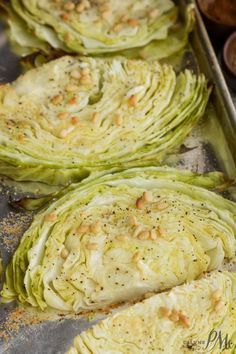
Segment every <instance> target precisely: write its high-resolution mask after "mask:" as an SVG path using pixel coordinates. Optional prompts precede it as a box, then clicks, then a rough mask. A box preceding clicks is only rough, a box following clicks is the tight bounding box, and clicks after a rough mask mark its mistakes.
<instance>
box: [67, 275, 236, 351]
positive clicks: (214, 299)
mask: <svg viewBox="0 0 236 354" xmlns="http://www.w3.org/2000/svg"><path fill="white" fill-rule="evenodd" d="M144 348H145V349H144ZM235 349H236V273H228V272H223V273H218V272H214V273H212V274H211V275H208V276H207V277H206V278H203V279H200V280H197V281H192V282H191V283H188V284H186V285H182V286H179V287H176V288H174V289H172V290H171V291H169V292H166V293H162V294H159V295H155V296H152V297H151V298H149V299H147V300H145V301H143V302H141V303H137V304H135V305H134V306H132V307H130V308H128V309H125V310H123V311H120V312H118V313H116V314H114V315H112V316H110V317H109V318H107V319H105V320H103V321H101V322H100V323H98V324H97V325H95V326H94V327H92V328H90V329H88V330H87V331H85V332H82V333H81V334H80V335H79V336H78V337H76V338H75V340H74V346H73V347H72V348H71V349H70V350H69V351H68V353H67V354H92V353H94V354H105V353H109V354H111V353H114V354H121V353H122V354H129V353H132V354H138V353H140V354H141V353H144V352H145V353H148V354H149V353H155V354H163V353H164V354H176V353H178V354H186V353H211V354H219V353H227V354H233V353H235Z"/></svg>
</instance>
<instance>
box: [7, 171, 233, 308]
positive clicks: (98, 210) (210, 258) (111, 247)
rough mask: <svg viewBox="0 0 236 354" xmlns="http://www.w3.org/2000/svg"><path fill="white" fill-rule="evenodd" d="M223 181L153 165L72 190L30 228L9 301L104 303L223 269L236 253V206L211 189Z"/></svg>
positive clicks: (10, 281) (12, 267)
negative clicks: (209, 189) (223, 265)
mask: <svg viewBox="0 0 236 354" xmlns="http://www.w3.org/2000/svg"><path fill="white" fill-rule="evenodd" d="M221 183H222V176H221V174H217V173H211V174H208V175H203V176H201V175H197V174H194V173H191V172H188V171H178V170H175V169H169V168H164V167H163V168H157V167H147V168H143V169H131V170H127V171H125V172H122V173H117V174H112V175H111V174H110V175H106V176H103V177H100V178H96V179H93V180H92V179H89V180H88V181H84V182H81V183H79V184H78V185H74V186H70V187H69V188H68V189H67V191H66V192H64V193H63V192H61V197H60V198H59V199H57V200H56V201H54V202H52V204H51V205H50V206H49V207H48V208H47V209H45V210H43V211H42V212H40V213H39V214H38V215H36V216H35V218H34V221H33V223H32V224H31V226H30V228H29V229H28V231H26V233H25V234H24V236H23V238H22V240H21V242H20V245H19V247H18V249H17V250H16V252H15V254H14V256H13V258H12V260H11V263H10V264H9V266H8V268H7V271H6V282H5V284H4V287H3V291H2V293H1V294H2V297H3V301H11V300H14V299H17V300H19V301H20V302H22V303H26V304H30V305H32V306H35V307H40V308H41V309H42V310H45V309H47V308H48V307H52V308H55V309H58V310H65V311H75V312H81V311H83V310H94V309H101V308H107V307H109V306H110V305H114V304H117V303H120V302H123V301H130V300H134V299H140V298H142V297H143V296H144V295H145V294H146V293H147V292H152V291H162V290H165V289H169V288H171V287H173V286H176V285H179V284H181V283H183V282H185V281H190V280H192V279H196V278H197V277H199V276H200V275H202V274H203V273H204V272H206V271H211V270H213V269H216V268H219V267H221V266H222V263H223V261H224V259H225V258H227V259H231V258H233V257H234V255H235V250H236V240H235V235H236V223H235V221H236V204H235V203H233V202H231V201H228V200H226V199H224V198H223V197H221V196H219V195H217V194H215V193H213V192H211V191H208V190H207V189H205V188H215V187H216V186H218V185H220V184H221ZM204 187H205V188H204Z"/></svg>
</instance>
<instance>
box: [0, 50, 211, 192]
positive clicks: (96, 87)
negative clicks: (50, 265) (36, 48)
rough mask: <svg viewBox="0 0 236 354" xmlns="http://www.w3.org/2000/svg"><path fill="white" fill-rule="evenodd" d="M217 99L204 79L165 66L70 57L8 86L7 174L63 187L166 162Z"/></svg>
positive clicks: (4, 97)
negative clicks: (107, 172) (105, 173)
mask: <svg viewBox="0 0 236 354" xmlns="http://www.w3.org/2000/svg"><path fill="white" fill-rule="evenodd" d="M209 94H210V89H209V88H208V87H207V82H206V79H205V77H204V76H203V75H199V76H196V75H194V74H192V73H191V72H190V71H189V70H186V71H184V72H182V73H181V74H180V75H178V76H177V75H176V73H175V72H174V70H173V68H172V67H171V66H168V65H161V64H159V63H158V62H157V61H152V62H145V61H142V60H129V59H125V58H122V57H118V58H112V59H99V58H96V59H95V58H76V57H70V56H66V57H62V58H60V59H58V60H55V61H52V62H50V63H48V64H45V65H43V66H42V67H40V68H38V69H34V70H30V71H28V72H27V73H26V74H24V75H23V76H21V77H20V78H19V79H18V80H16V81H15V82H14V83H13V84H12V85H4V86H2V87H1V88H0V114H1V120H0V131H1V133H0V174H2V175H5V176H7V177H10V178H12V179H14V180H17V181H39V182H45V183H47V184H49V185H59V186H60V185H66V184H68V183H70V182H73V181H78V180H81V179H83V178H84V177H86V176H88V175H89V174H90V173H91V172H93V171H104V170H110V169H113V168H116V169H117V168H119V169H122V168H128V167H133V166H144V165H150V164H155V165H156V164H160V163H161V162H162V161H163V158H164V157H165V156H166V154H167V153H168V152H170V151H172V150H173V149H174V148H176V147H178V146H179V145H180V144H181V143H182V141H183V139H184V138H185V137H186V135H187V134H188V133H189V132H190V131H191V129H192V127H193V125H194V124H196V122H197V121H198V120H199V119H200V118H201V117H202V115H203V113H204V111H205V107H206V105H207V102H208V98H209Z"/></svg>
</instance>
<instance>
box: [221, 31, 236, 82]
mask: <svg viewBox="0 0 236 354" xmlns="http://www.w3.org/2000/svg"><path fill="white" fill-rule="evenodd" d="M223 56H224V62H225V65H226V66H227V68H228V70H229V71H230V72H231V74H233V75H234V76H236V31H235V32H233V33H232V34H231V35H230V36H229V38H228V39H227V41H226V43H225V45H224V51H223Z"/></svg>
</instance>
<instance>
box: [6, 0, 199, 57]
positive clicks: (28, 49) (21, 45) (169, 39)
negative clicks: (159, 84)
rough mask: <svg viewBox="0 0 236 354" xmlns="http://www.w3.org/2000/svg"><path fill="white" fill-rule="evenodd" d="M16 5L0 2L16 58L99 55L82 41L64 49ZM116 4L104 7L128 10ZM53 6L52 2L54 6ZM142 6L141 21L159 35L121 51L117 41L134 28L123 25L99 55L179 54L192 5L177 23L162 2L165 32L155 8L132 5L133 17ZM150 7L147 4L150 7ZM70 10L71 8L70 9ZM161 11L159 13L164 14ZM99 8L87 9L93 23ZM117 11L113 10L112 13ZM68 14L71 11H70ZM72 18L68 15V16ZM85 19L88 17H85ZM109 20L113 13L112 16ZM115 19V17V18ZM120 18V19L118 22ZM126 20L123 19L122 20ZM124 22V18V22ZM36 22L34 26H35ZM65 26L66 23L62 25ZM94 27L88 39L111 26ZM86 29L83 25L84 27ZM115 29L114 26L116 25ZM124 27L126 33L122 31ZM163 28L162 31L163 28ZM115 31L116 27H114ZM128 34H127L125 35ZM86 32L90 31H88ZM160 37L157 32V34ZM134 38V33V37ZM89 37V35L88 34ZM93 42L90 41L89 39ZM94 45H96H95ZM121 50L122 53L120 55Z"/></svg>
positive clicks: (65, 44) (129, 37)
mask: <svg viewBox="0 0 236 354" xmlns="http://www.w3.org/2000/svg"><path fill="white" fill-rule="evenodd" d="M154 3H156V4H155V6H158V1H154V2H153V6H154ZM162 3H163V5H164V3H165V2H164V1H162ZM19 4H20V1H19V2H15V1H12V3H10V2H6V1H5V2H4V1H3V2H2V3H1V4H0V6H3V8H4V9H5V10H6V13H5V16H3V18H5V19H6V20H7V22H8V25H9V30H8V33H9V39H10V41H11V44H12V49H13V51H14V52H15V53H17V54H18V55H20V56H22V57H25V56H28V55H31V54H34V53H39V52H41V53H45V54H46V58H47V56H50V57H51V56H52V55H53V52H54V53H55V54H54V55H57V53H58V51H63V52H68V53H77V52H78V53H81V52H82V53H90V52H91V53H92V54H98V55H99V53H100V52H101V48H99V49H98V50H97V49H96V47H95V48H86V41H85V45H83V48H77V47H76V48H75V47H74V46H73V48H70V47H69V46H68V40H65V39H63V38H62V39H61V40H59V38H58V36H57V35H56V33H55V31H54V30H53V29H52V28H49V27H46V26H45V25H43V24H42V23H39V22H37V21H36V19H35V17H34V18H33V17H32V16H30V13H28V16H27V9H26V7H24V6H23V5H22V6H18V5H19ZM58 4H59V2H57V7H58V6H61V5H58ZM117 4H118V3H116V4H115V5H114V4H112V2H111V4H108V2H107V3H106V6H107V7H111V8H112V7H114V6H115V8H117V7H119V9H118V10H119V12H120V11H122V12H124V13H125V8H124V6H131V3H128V2H124V4H122V6H117ZM54 5H55V2H54ZM102 6H104V5H102V4H100V8H101V7H102ZM143 6H145V12H144V13H145V14H146V19H144V16H143V15H142V17H143V21H144V22H147V24H148V23H149V22H150V24H151V22H152V21H154V20H155V22H156V23H158V22H159V23H160V25H161V27H160V31H162V32H163V33H162V35H161V36H160V37H158V36H157V38H156V39H153V40H151V39H152V38H151V36H150V38H148V39H147V43H146V44H145V45H144V46H143V43H142V44H141V45H142V46H140V43H139V41H137V40H135V41H134V42H132V43H130V42H128V46H127V45H126V44H125V47H126V49H124V46H123V45H122V44H121V43H118V42H120V40H121V37H122V38H123V40H125V42H126V41H127V40H128V41H130V40H132V37H133V36H135V31H134V28H132V26H131V27H130V26H129V25H127V24H125V23H123V24H121V25H120V27H122V26H123V30H122V31H120V32H119V31H118V32H111V33H110V34H109V39H110V40H111V37H112V36H114V40H117V41H118V42H117V44H116V47H115V48H113V46H112V45H110V44H109V45H107V47H104V49H103V51H104V53H102V54H105V53H110V54H112V53H113V52H114V51H115V52H114V54H115V55H117V54H120V55H124V56H126V57H129V58H145V59H163V58H167V57H169V56H172V55H174V54H176V53H177V52H179V51H180V50H182V49H183V48H184V47H185V46H186V45H187V42H188V35H189V33H190V32H191V31H192V29H193V25H194V22H195V18H194V6H193V5H192V4H190V5H186V10H185V13H184V16H183V19H182V18H181V19H179V18H177V17H178V16H177V10H176V7H173V4H171V3H170V2H169V1H168V2H166V4H165V6H164V7H165V8H166V9H167V8H169V9H170V10H168V15H167V17H166V18H169V23H168V26H167V27H168V28H167V27H166V24H167V22H166V21H163V15H164V13H163V15H161V12H159V13H158V10H157V8H156V9H155V10H154V11H153V12H152V11H151V10H150V7H146V6H147V2H146V3H145V2H140V3H139V4H137V3H136V4H135V5H133V8H134V9H135V8H136V10H135V11H136V13H137V11H139V10H138V9H137V7H140V11H141V7H143ZM150 6H151V4H150ZM161 6H162V4H161ZM72 7H73V5H72ZM164 7H163V10H164ZM98 9H99V6H96V5H94V4H92V3H91V7H90V10H88V9H87V12H93V15H92V16H93V20H94V19H95V13H94V12H96V11H98ZM116 10H117V9H115V11H116ZM71 12H72V10H71ZM150 14H151V16H153V15H155V14H156V18H155V16H154V18H153V19H151V18H150ZM71 15H72V13H71ZM87 15H88V16H90V15H89V13H88V14H87ZM77 16H79V17H80V19H81V21H84V20H85V18H86V15H85V14H84V15H82V14H80V15H79V14H77ZM113 16H115V15H114V13H113ZM118 17H119V16H118ZM121 17H122V16H121V15H120V18H121ZM126 17H127V16H126ZM127 20H128V18H127ZM35 21H36V22H35ZM58 21H59V22H61V21H62V20H61V19H60V20H58ZM66 22H67V21H66ZM81 25H82V23H81ZM97 26H98V25H95V26H94V27H93V34H92V37H96V35H97V32H96V31H95V29H96V30H99V31H101V32H104V35H105V32H106V29H107V28H109V27H110V26H111V23H108V21H107V20H106V19H104V24H103V26H102V25H101V26H100V28H96V27H97ZM85 27H86V25H85ZM89 27H90V28H91V23H89ZM116 27H117V25H116ZM125 27H126V29H125ZM165 27H166V28H165ZM117 28H119V26H118V27H117ZM127 30H128V32H126V31H127ZM130 30H132V31H131V32H132V33H129V31H130ZM136 30H137V29H136ZM89 32H90V29H89ZM160 33H161V32H160ZM136 34H137V33H136ZM90 35H91V33H90ZM149 35H150V33H149V34H148V36H149ZM93 41H94V39H93ZM95 43H96V42H95V41H94V45H95ZM77 44H78V43H77ZM97 44H98V42H97ZM122 49H123V51H122Z"/></svg>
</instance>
